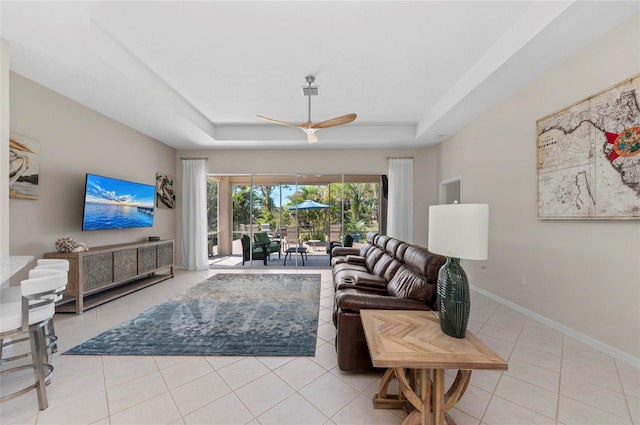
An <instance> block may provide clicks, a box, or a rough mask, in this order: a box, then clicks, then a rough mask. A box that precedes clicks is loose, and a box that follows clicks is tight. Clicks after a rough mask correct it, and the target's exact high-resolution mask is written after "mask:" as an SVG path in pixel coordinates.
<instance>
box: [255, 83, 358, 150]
mask: <svg viewBox="0 0 640 425" xmlns="http://www.w3.org/2000/svg"><path fill="white" fill-rule="evenodd" d="M305 79H306V80H307V85H308V87H303V94H304V95H305V96H308V97H309V118H308V120H307V122H305V123H303V124H291V123H288V122H284V121H278V120H274V119H273V118H267V117H263V116H262V115H258V118H260V119H263V120H265V121H268V122H272V123H276V124H282V125H288V126H291V127H298V128H299V129H301V130H302V131H304V132H305V133H307V142H309V143H315V142H317V141H318V136H316V131H317V130H320V129H321V128H329V127H336V126H338V125H343V124H349V123H350V122H351V121H353V120H355V119H356V118H357V117H358V115H356V114H347V115H342V116H339V117H335V118H331V119H329V120H326V121H322V122H318V123H313V122H311V96H317V95H318V87H312V86H311V84H312V83H313V82H314V81H315V80H316V77H314V76H313V75H307V76H306V77H305Z"/></svg>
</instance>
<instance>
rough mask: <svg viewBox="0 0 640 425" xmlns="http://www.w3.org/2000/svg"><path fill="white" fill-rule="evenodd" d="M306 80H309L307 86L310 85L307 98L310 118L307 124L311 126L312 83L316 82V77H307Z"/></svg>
mask: <svg viewBox="0 0 640 425" xmlns="http://www.w3.org/2000/svg"><path fill="white" fill-rule="evenodd" d="M305 79H306V80H307V84H309V90H308V91H307V96H308V97H309V118H308V119H307V124H311V83H313V82H314V81H315V80H316V77H314V76H313V75H307V76H306V77H305Z"/></svg>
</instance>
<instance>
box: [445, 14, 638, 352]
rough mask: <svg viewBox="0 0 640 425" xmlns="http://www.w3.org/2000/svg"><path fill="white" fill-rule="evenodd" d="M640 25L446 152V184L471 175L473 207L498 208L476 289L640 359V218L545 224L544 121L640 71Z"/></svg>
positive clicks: (583, 56)
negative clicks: (540, 145) (539, 172)
mask: <svg viewBox="0 0 640 425" xmlns="http://www.w3.org/2000/svg"><path fill="white" fill-rule="evenodd" d="M639 27H640V17H634V18H633V19H630V20H629V21H627V22H626V24H625V25H623V26H619V27H617V28H616V29H615V31H613V32H611V33H610V34H608V35H607V36H606V37H604V38H602V39H601V40H599V41H597V42H596V43H594V44H592V45H591V46H590V47H589V48H588V49H586V50H585V51H583V52H581V53H580V54H578V55H577V56H575V57H574V58H572V59H571V60H569V61H567V62H565V63H563V64H561V65H560V66H558V67H557V68H555V69H554V70H553V71H552V72H550V73H548V74H547V75H546V76H544V77H543V78H540V79H539V80H537V81H536V82H534V83H533V84H531V85H530V86H529V87H527V88H526V89H525V90H522V91H521V92H520V93H518V94H516V95H515V96H513V97H512V98H510V99H509V100H507V101H506V102H504V103H502V104H501V105H500V106H499V107H497V108H496V109H495V110H493V111H490V112H488V113H487V114H485V115H484V116H482V117H481V118H480V119H478V120H477V121H476V122H475V123H473V124H472V125H470V126H468V127H467V128H466V129H465V130H463V131H461V132H459V133H458V134H456V135H455V136H454V137H452V138H451V139H450V140H447V141H446V142H445V143H443V144H442V145H441V151H440V152H441V158H440V170H441V174H440V178H441V179H443V180H444V179H448V178H451V177H454V176H459V175H460V176H462V177H463V180H462V184H463V187H462V198H463V201H464V202H467V203H468V202H486V203H489V205H490V245H489V260H488V261H487V262H486V271H482V266H483V264H484V262H475V261H467V262H465V269H466V270H467V272H468V274H469V278H470V281H471V283H472V284H475V285H477V286H478V287H480V288H483V289H485V290H487V291H489V292H491V293H493V294H495V295H498V296H499V297H502V298H504V299H507V300H509V301H511V302H513V303H516V304H518V305H520V306H522V307H524V308H526V309H529V310H532V311H534V312H535V313H538V314H540V315H542V316H544V317H546V318H548V319H551V320H553V321H555V322H557V323H559V324H561V325H564V326H567V327H569V328H571V329H573V330H575V331H577V332H579V333H582V334H584V335H587V336H588V337H591V338H594V339H596V340H598V341H600V342H602V343H604V344H606V345H609V346H610V347H613V348H614V350H620V351H622V352H623V353H626V354H628V355H631V356H634V357H636V358H638V357H640V222H639V221H637V220H635V221H629V220H627V221H581V220H565V221H560V220H538V219H537V177H536V120H537V119H539V118H541V117H543V116H546V115H548V114H550V113H553V112H555V111H558V110H561V109H563V108H564V107H566V106H569V105H571V104H573V103H574V102H577V101H580V100H582V99H585V98H586V97H588V96H590V95H592V94H595V93H597V92H599V91H601V90H603V89H606V88H607V87H610V86H612V85H614V84H616V83H618V82H620V81H622V80H624V79H627V78H629V77H631V76H632V75H634V74H637V73H638V72H640V46H639V44H640V30H639ZM636 95H638V94H636ZM472 309H473V305H472Z"/></svg>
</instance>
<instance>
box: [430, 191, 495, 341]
mask: <svg viewBox="0 0 640 425" xmlns="http://www.w3.org/2000/svg"><path fill="white" fill-rule="evenodd" d="M488 233H489V205H487V204H457V203H454V204H448V205H431V206H429V243H428V248H429V251H431V252H433V253H435V254H440V255H444V256H445V257H447V262H446V263H445V264H444V265H443V266H442V267H441V268H440V272H439V273H438V308H439V313H438V314H439V316H440V328H441V329H442V331H443V332H444V333H445V334H447V335H449V336H452V337H455V338H464V335H465V331H466V330H467V323H468V322H469V309H470V306H471V300H470V297H469V281H468V280H467V274H466V273H465V272H464V269H463V268H462V266H461V265H460V259H467V260H486V259H487V245H488Z"/></svg>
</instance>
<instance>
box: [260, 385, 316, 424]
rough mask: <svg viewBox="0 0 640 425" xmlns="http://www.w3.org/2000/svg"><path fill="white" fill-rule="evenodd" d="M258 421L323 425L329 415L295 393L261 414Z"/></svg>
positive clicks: (263, 422)
mask: <svg viewBox="0 0 640 425" xmlns="http://www.w3.org/2000/svg"><path fill="white" fill-rule="evenodd" d="M258 421H259V423H260V424H262V425H316V424H317V425H321V424H325V423H327V417H326V416H325V415H323V414H322V412H320V411H319V410H318V409H316V408H315V407H314V406H313V405H312V404H311V403H309V402H308V401H307V400H305V399H304V398H303V397H302V396H301V395H300V394H298V393H295V394H292V395H291V396H290V397H289V398H287V399H286V400H284V401H282V402H281V403H278V404H277V405H276V406H274V407H272V408H271V409H269V410H267V411H266V412H264V413H263V414H262V415H260V416H259V417H258Z"/></svg>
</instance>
